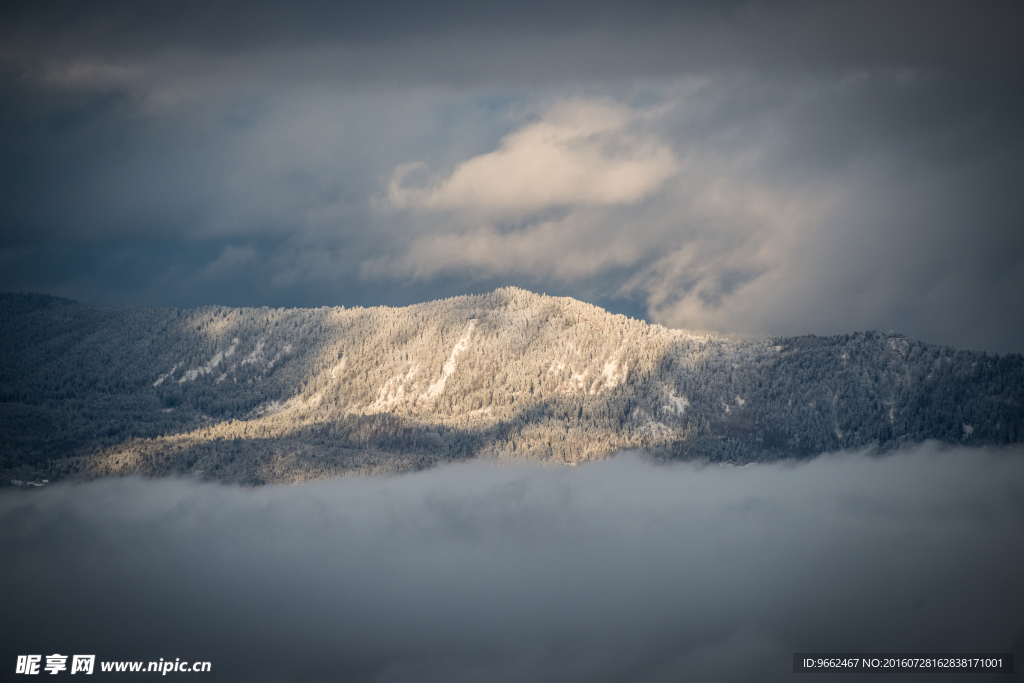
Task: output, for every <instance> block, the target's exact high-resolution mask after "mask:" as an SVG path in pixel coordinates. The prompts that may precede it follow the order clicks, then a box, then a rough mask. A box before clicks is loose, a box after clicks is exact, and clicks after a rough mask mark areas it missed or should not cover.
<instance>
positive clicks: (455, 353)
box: [421, 318, 476, 399]
mask: <svg viewBox="0 0 1024 683" xmlns="http://www.w3.org/2000/svg"><path fill="white" fill-rule="evenodd" d="M475 327H476V319H475V318H474V319H473V320H470V321H469V326H468V327H467V328H466V332H465V333H464V334H463V335H462V338H461V339H459V341H458V342H456V343H455V347H454V348H453V349H452V354H451V356H449V357H448V362H447V363H445V364H444V367H443V368H441V378H440V379H439V380H437V381H436V382H434V383H433V384H431V385H430V386H429V387H427V390H426V392H424V393H423V395H422V396H421V398H424V399H436V398H437V397H438V396H440V395H441V394H442V392H444V385H445V383H447V382H448V378H449V377H451V374H452V373H453V372H455V362H456V361H457V360H458V359H459V355H460V354H462V352H463V351H465V350H466V349H468V348H469V338H470V336H471V335H472V334H473V329H474V328H475Z"/></svg>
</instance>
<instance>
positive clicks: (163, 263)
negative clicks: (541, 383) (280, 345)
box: [0, 1, 1024, 352]
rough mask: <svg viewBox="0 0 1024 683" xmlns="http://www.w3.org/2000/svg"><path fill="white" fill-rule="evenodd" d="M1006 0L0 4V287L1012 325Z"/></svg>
mask: <svg viewBox="0 0 1024 683" xmlns="http://www.w3.org/2000/svg"><path fill="white" fill-rule="evenodd" d="M1021 35H1024V5H1022V4H1021V3H1020V2H983V3H950V2H845V3H844V2H837V3H814V2H778V3H760V2H733V3H723V2H716V3H710V2H709V3H699V2H698V3H689V4H686V5H685V6H684V5H683V4H682V3H667V2H666V3H662V2H648V3H641V2H630V3H625V2H614V3H613V2H563V3H551V2H521V1H517V2H514V3H513V2H500V3H479V2H461V1H452V2H438V3H423V2H411V1H410V2H379V3H351V4H350V5H349V4H346V3H335V2H323V3H288V4H287V6H285V5H284V4H269V3H265V2H259V1H257V2H246V3H218V4H217V5H216V6H214V7H211V6H210V4H209V3H205V2H203V3H200V2H181V3H170V4H169V3H140V2H106V3H103V2H99V3H81V2H65V3H60V2H55V3H45V4H43V3H32V2H21V3H17V2H8V3H4V6H3V9H0V231H2V237H0V289H3V290H7V291H42V292H48V293H53V294H59V295H63V296H68V297H71V298H74V299H78V300H80V301H84V302H87V303H92V304H97V305H103V306H120V305H136V304H145V305H158V306H196V305H202V304H210V303H219V304H228V305H256V306H260V305H276V306H320V305H353V304H361V305H373V304H391V305H396V304H407V303H412V302H415V301H422V300H427V299H432V298H437V297H443V296H451V295H455V294H462V293H467V292H483V291H488V290H490V289H492V288H494V287H497V286H502V285H508V284H515V285H518V286H522V287H526V288H529V289H532V290H535V291H538V292H547V293H549V294H562V295H570V296H575V297H577V298H581V299H583V300H586V301H590V302H593V303H597V304H599V305H603V306H606V307H608V308H610V309H612V310H615V311H620V312H627V313H629V314H631V315H635V316H642V317H644V318H646V319H648V320H651V321H654V322H660V323H663V324H666V325H669V326H674V327H695V328H703V329H709V328H710V329H717V330H721V331H725V332H746V333H761V334H802V333H818V334H827V333H837V332H849V331H855V330H864V329H878V330H883V331H887V330H894V331H899V332H904V333H906V334H910V335H913V336H916V337H920V338H923V339H925V340H927V341H932V342H938V343H944V344H952V345H957V346H964V347H969V348H976V349H985V350H990V351H998V352H1005V351H1018V352H1019V351H1024V229H1022V228H1024V221H1022V216H1024V192H1022V191H1021V185H1022V180H1024V128H1022V124H1021V122H1022V121H1024V87H1021V84H1022V83H1024V41H1021V39H1020V37H1021Z"/></svg>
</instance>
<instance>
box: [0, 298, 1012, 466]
mask: <svg viewBox="0 0 1024 683" xmlns="http://www.w3.org/2000/svg"><path fill="white" fill-rule="evenodd" d="M0 354H2V355H0V425H2V426H0V438H2V445H0V470H2V472H0V477H2V479H3V482H4V483H9V482H10V481H12V480H14V481H24V482H28V481H38V480H40V479H43V478H46V479H50V480H54V479H57V478H60V477H63V476H68V475H82V474H84V475H103V474H128V473H146V474H169V473H190V474H195V475H199V476H202V477H208V478H216V479H221V480H228V481H242V482H247V483H261V482H277V481H299V480H305V479H310V478H319V477H325V476H335V475H339V474H343V473H347V472H393V471H401V470H405V469H411V468H417V467H423V466H428V465H430V464H433V463H436V462H440V461H445V460H452V459H463V458H470V457H476V456H487V457H499V458H503V457H511V458H531V459H541V460H545V461H551V462H557V463H578V462H581V461H585V460H589V459H594V458H603V457H606V456H608V455H610V454H612V453H614V452H615V451H617V450H620V449H627V448H640V449H646V450H649V451H651V452H652V453H654V454H656V455H658V456H660V457H672V458H708V459H710V460H713V461H730V462H750V461H758V460H773V459H778V458H788V457H806V456H811V455H814V454H817V453H820V452H823V451H828V450H835V449H839V448H849V447H860V446H869V445H873V446H875V447H877V448H880V449H887V448H891V447H893V446H895V445H898V444H900V443H903V442H908V441H922V440H925V439H939V440H942V441H946V442H951V443H952V442H956V443H967V444H1003V443H1016V442H1020V441H1024V359H1022V357H1021V356H1020V355H1007V356H1002V357H999V356H992V355H987V354H985V353H977V352H969V351H957V350H954V349H950V348H946V347H939V346H933V345H928V344H924V343H922V342H919V341H915V340H913V339H907V338H905V337H902V336H900V335H895V334H881V333H877V332H867V333H860V334H851V335H842V336H836V337H813V336H807V337H796V338H772V339H759V340H739V339H731V338H728V337H720V336H715V335H710V334H704V333H701V334H698V333H693V332H687V331H684V330H669V329H666V328H664V327H661V326H658V325H649V324H647V323H645V322H643V321H640V320H634V319H631V318H626V317H624V316H621V315H613V314H610V313H608V312H606V311H604V310H602V309H600V308H597V307H595V306H591V305H589V304H585V303H582V302H580V301H576V300H574V299H569V298H559V297H548V296H541V295H537V294H533V293H531V292H528V291H524V290H521V289H515V288H506V289H499V290H497V291H495V292H492V293H490V294H486V295H482V296H463V297H456V298H452V299H445V300H442V301H433V302H429V303H424V304H419V305H416V306H409V307H406V308H386V307H377V308H319V309H268V308H260V309H251V308H250V309H234V308H224V307H206V308H201V309H196V310H169V309H152V308H128V309H117V310H109V309H100V308H93V307H89V306H85V305H82V304H78V303H75V302H73V301H69V300H66V299H58V298H54V297H48V296H42V295H16V294H5V295H0Z"/></svg>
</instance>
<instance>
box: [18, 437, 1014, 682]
mask: <svg viewBox="0 0 1024 683" xmlns="http://www.w3.org/2000/svg"><path fill="white" fill-rule="evenodd" d="M1022 481H1024V458H1022V457H1021V453H1017V452H1005V451H1004V452H991V451H985V450H980V449H962V448H961V449H945V448H942V447H937V446H936V445H935V444H927V445H925V446H918V447H915V448H913V449H910V450H909V451H905V452H902V453H899V454H897V455H892V456H890V457H886V458H875V457H869V456H866V455H863V454H849V453H847V454H838V455H831V456H822V457H820V458H817V459H815V460H813V461H810V462H804V463H801V464H798V463H792V462H791V463H788V464H774V465H757V466H750V467H744V468H720V467H704V468H701V467H699V466H695V465H693V464H692V463H691V464H675V465H661V466H655V465H651V464H648V463H646V462H644V461H642V460H639V459H637V458H635V457H631V456H621V457H617V458H615V459H612V460H610V461H607V462H600V463H591V464H588V465H586V466H583V467H579V468H569V467H542V466H540V465H537V464H534V465H532V466H526V465H523V466H513V467H497V466H494V465H487V464H486V463H480V462H476V463H471V464H464V465H454V466H446V467H439V468H435V469H432V470H429V471H426V472H421V473H417V474H410V475H403V476H399V477H391V478H388V477H378V478H372V477H369V478H356V477H350V478H345V479H338V480H332V481H326V482H321V483H318V484H310V485H302V486H271V487H265V488H262V489H258V490H244V489H240V488H237V487H228V486H220V485H217V484H200V483H197V482H194V481H193V482H188V481H183V480H169V479H163V480H153V479H148V480H147V479H107V480H102V481H96V482H92V483H88V484H58V485H56V486H53V487H51V488H46V489H43V490H37V491H27V492H25V491H23V492H18V491H5V492H2V493H0V547H2V548H3V549H4V552H3V553H0V580H2V582H3V585H4V586H5V587H6V588H8V590H7V591H6V592H5V596H4V610H3V617H0V663H2V664H3V666H4V667H7V666H13V665H14V660H15V658H16V656H17V655H18V654H41V655H50V654H53V653H60V654H68V655H70V654H95V655H96V657H97V659H98V660H99V661H110V660H118V659H126V660H143V661H157V660H158V659H159V658H164V659H167V660H171V661H173V660H174V659H175V658H180V659H183V660H185V661H195V660H205V661H210V662H211V664H212V674H213V676H212V678H211V677H210V676H207V677H206V678H211V680H213V679H215V680H244V681H303V682H306V681H326V680H330V681H353V682H358V681H377V682H379V683H403V682H404V681H417V682H428V681H437V682H438V683H441V682H444V683H459V682H463V681H464V682H467V683H468V682H469V681H496V682H498V683H506V682H507V683H512V682H519V681H531V682H533V681H536V682H537V683H544V682H547V681H551V682H552V683H554V682H558V683H572V682H579V683H584V682H585V683H600V682H602V681H636V682H645V683H662V682H664V683H668V682H670V681H671V682H677V681H766V682H767V681H787V682H788V681H792V680H794V678H793V673H792V668H791V667H792V661H793V660H792V655H793V653H794V652H822V651H824V652H936V653H948V654H952V653H965V652H991V653H998V652H1010V651H1015V652H1016V657H1017V658H1018V659H1017V661H1018V662H1019V661H1020V658H1021V657H1022V656H1024V585H1022V583H1021V580H1020V578H1021V576H1022V573H1024V546H1022V544H1021V543H1020V538H1021V536H1022V533H1024V488H1022V487H1021V482H1022ZM44 661H45V660H44ZM1018 667H1019V663H1018ZM1017 670H1018V671H1019V670H1020V669H1019V668H1018V669H1017ZM9 671H10V669H8V672H9ZM850 676H851V674H841V675H839V676H838V677H829V676H828V675H824V674H815V676H814V680H815V681H822V682H824V681H831V680H839V681H847V680H850ZM922 676H923V677H924V679H927V678H928V676H927V675H926V674H921V673H918V672H915V673H911V674H909V675H906V676H904V677H895V678H894V677H891V676H877V677H876V676H871V675H869V674H856V676H855V678H856V680H858V681H864V682H865V683H867V682H868V681H876V680H885V681H894V680H910V681H920V680H922ZM990 676H991V675H989V676H979V675H978V674H977V673H968V674H964V675H961V676H958V675H956V674H945V675H944V676H943V677H942V679H941V680H943V681H961V680H963V681H978V680H1000V681H1001V680H1004V679H1003V678H1000V677H998V676H995V677H991V678H990ZM123 677H124V674H120V675H112V676H110V678H111V679H117V680H120V679H121V678H123ZM99 678H100V680H103V676H99ZM206 678H204V680H206ZM1011 678H1012V676H1011ZM168 680H170V678H168ZM1017 680H1019V678H1018V679H1017Z"/></svg>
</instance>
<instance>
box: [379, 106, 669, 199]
mask: <svg viewBox="0 0 1024 683" xmlns="http://www.w3.org/2000/svg"><path fill="white" fill-rule="evenodd" d="M641 116H642V113H641V112H637V111H634V110H630V109H628V108H626V107H624V106H622V105H621V104H617V103H613V102H608V101H594V100H583V99H573V100H568V101H564V102H561V103H559V104H557V105H555V106H554V107H552V108H551V109H550V110H548V111H547V112H545V114H544V115H543V116H542V117H541V119H540V120H539V121H536V122H534V123H531V124H529V125H526V126H524V127H523V128H521V129H519V130H517V131H515V132H513V133H510V134H509V135H507V136H506V137H505V138H503V139H502V141H501V146H500V147H499V148H498V149H497V150H495V151H493V152H489V153H487V154H482V155H480V156H476V157H473V158H472V159H469V160H467V161H464V162H462V163H460V164H459V165H458V166H457V167H456V168H455V170H454V171H453V172H452V174H451V175H450V176H448V177H447V178H444V179H441V180H437V181H434V182H432V183H430V185H429V186H427V187H416V186H411V185H406V184H405V183H406V180H407V179H408V177H409V176H410V175H411V174H412V173H414V172H416V171H420V170H423V164H421V163H413V164H403V165H401V166H399V167H398V168H396V169H395V172H394V174H393V175H392V179H391V183H390V184H389V186H388V199H389V200H390V202H391V204H392V205H394V206H397V207H400V208H405V207H412V208H422V209H429V210H437V209H477V210H483V211H485V212H498V213H511V214H513V215H521V214H523V213H528V212H532V211H540V210H543V209H548V208H551V207H559V206H591V205H613V204H633V203H635V202H637V201H639V200H641V199H643V198H644V197H646V196H648V195H650V194H651V193H653V192H654V191H656V190H657V189H658V188H659V187H661V185H662V184H663V183H664V182H665V181H666V180H667V179H668V178H670V177H671V176H672V175H673V174H674V173H675V172H676V170H677V164H676V160H675V158H674V156H673V154H672V150H671V149H669V148H668V147H667V146H666V145H664V144H663V143H660V142H659V141H657V140H655V139H653V138H652V137H650V136H641V135H637V134H636V132H635V131H631V130H630V127H631V124H632V123H633V122H634V121H635V120H636V119H638V118H640V117H641Z"/></svg>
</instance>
